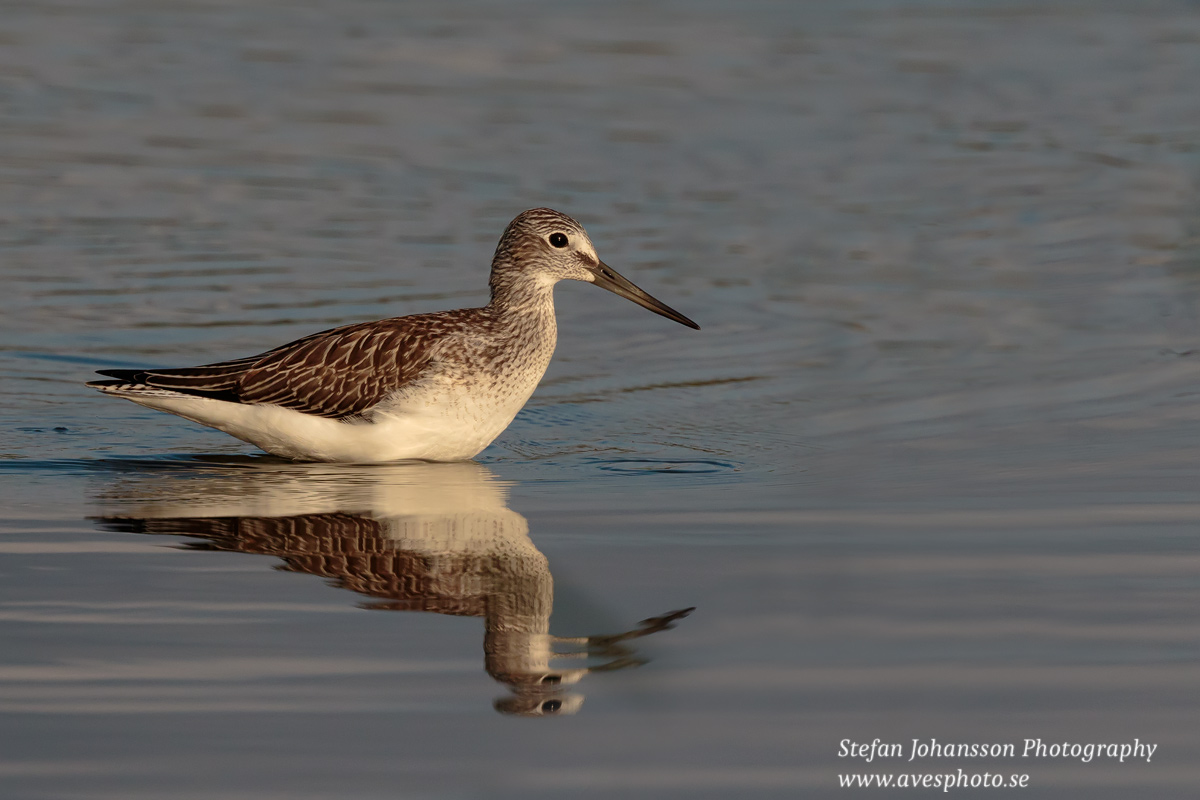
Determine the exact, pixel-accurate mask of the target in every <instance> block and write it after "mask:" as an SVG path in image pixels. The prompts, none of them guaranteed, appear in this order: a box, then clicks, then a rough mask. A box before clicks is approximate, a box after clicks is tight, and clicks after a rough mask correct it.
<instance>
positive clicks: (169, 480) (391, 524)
mask: <svg viewBox="0 0 1200 800" xmlns="http://www.w3.org/2000/svg"><path fill="white" fill-rule="evenodd" d="M126 476H127V479H126V480H123V481H120V482H117V483H116V484H110V485H108V486H107V487H106V488H105V490H104V491H103V492H102V493H101V494H100V495H99V496H98V497H97V500H98V501H99V502H100V504H101V505H102V506H105V507H106V511H107V513H105V515H104V516H101V517H99V518H98V521H99V522H100V524H101V525H102V526H103V527H105V528H107V529H109V530H118V531H126V532H136V533H149V534H172V535H184V536H190V537H196V538H198V539H200V540H202V541H199V542H194V543H190V544H189V546H190V547H194V548H197V549H204V550H226V551H233V552H240V553H258V554H263V555H272V556H276V557H278V558H280V559H282V560H283V562H284V565H285V566H284V567H283V569H286V570H288V571H292V572H302V573H307V574H310V575H320V576H322V577H324V578H327V579H329V581H330V582H331V583H332V584H333V585H335V586H338V587H341V588H344V589H350V590H352V591H355V592H358V593H360V594H363V595H366V596H367V597H370V598H373V599H372V600H371V601H369V602H365V603H363V607H365V608H371V609H386V610H391V611H429V612H433V613H438V614H453V615H458V616H471V617H482V618H483V620H484V631H485V632H484V644H483V647H484V665H485V668H486V670H487V672H488V674H489V675H491V676H492V677H493V678H495V679H496V680H497V681H500V682H502V683H504V684H506V685H507V686H508V688H509V689H510V690H511V694H510V695H507V696H505V697H502V698H500V699H497V700H496V702H495V707H496V709H497V710H499V711H501V712H503V713H506V714H519V715H523V716H544V715H551V714H567V713H573V712H575V711H576V710H578V708H579V706H580V705H581V704H582V702H583V696H582V695H581V694H579V693H577V692H569V691H567V687H568V686H571V685H573V684H576V683H578V682H579V681H580V680H581V679H582V678H583V677H584V676H585V675H587V674H588V673H590V672H597V671H604V670H616V669H622V668H625V667H633V666H638V665H640V664H643V663H645V659H644V658H642V657H640V656H639V655H638V654H637V652H636V650H635V648H634V647H633V645H632V641H633V640H634V639H637V638H640V637H642V636H647V635H649V634H652V633H656V632H658V631H661V630H666V629H667V628H670V627H671V626H672V624H673V623H674V622H675V621H676V620H678V619H680V618H682V617H684V616H686V615H687V614H688V613H690V611H691V609H683V610H680V611H675V612H672V613H669V614H664V615H662V616H658V617H652V618H650V619H647V620H643V621H642V622H641V623H640V624H639V625H638V626H637V627H635V628H633V629H632V630H629V631H625V632H623V633H619V634H614V635H608V636H586V637H560V636H554V635H552V634H551V633H550V612H551V610H552V607H553V603H554V581H553V578H552V577H551V574H550V567H549V564H548V563H547V561H546V557H545V556H544V555H542V553H541V552H540V551H539V550H538V549H537V548H536V547H535V546H534V544H533V542H532V541H531V540H530V538H529V525H528V522H527V521H526V519H525V518H524V517H523V516H521V515H520V514H518V513H517V512H515V511H513V510H511V509H510V508H508V506H507V504H506V499H507V486H506V484H504V483H502V482H500V481H498V480H496V478H495V476H494V475H493V474H492V473H491V472H490V471H489V470H487V469H486V468H484V467H482V466H481V465H479V464H475V463H460V464H416V463H411V464H392V465H381V466H370V467H350V466H345V465H327V466H323V465H311V464H306V465H295V464H286V463H279V462H273V461H270V460H267V459H254V460H252V461H247V462H242V463H237V462H235V463H226V464H220V465H216V464H214V465H210V466H207V467H205V466H204V465H197V467H196V468H195V469H187V470H167V471H166V472H164V471H162V470H149V471H147V470H144V469H133V470H130V471H128V472H127V473H126ZM118 509H119V510H118ZM556 662H558V663H556ZM563 662H566V663H569V664H572V666H567V667H565V668H560V666H561V664H562V663H563Z"/></svg>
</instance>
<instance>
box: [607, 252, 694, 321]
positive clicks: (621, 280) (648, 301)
mask: <svg viewBox="0 0 1200 800" xmlns="http://www.w3.org/2000/svg"><path fill="white" fill-rule="evenodd" d="M591 272H592V275H593V276H594V277H593V279H592V282H593V283H594V284H596V285H597V286H599V287H600V288H601V289H608V290H609V291H610V292H612V293H613V294H615V295H619V296H620V297H624V298H625V299H626V300H632V301H633V302H635V303H637V304H638V305H639V306H641V307H642V308H648V309H650V310H651V311H653V312H654V313H655V314H660V315H662V316H664V317H666V318H667V319H670V320H674V321H675V322H678V323H679V324H680V325H687V326H688V327H689V328H694V329H696V330H700V326H699V325H697V324H696V323H694V322H692V321H691V320H690V319H688V318H687V317H685V316H684V315H683V314H680V313H679V312H678V311H676V310H675V309H673V308H671V307H670V306H669V305H667V304H666V303H664V302H662V301H661V300H659V299H658V298H656V297H652V296H651V295H650V293H649V292H646V291H643V290H642V289H641V288H639V287H638V286H636V285H634V283H633V281H631V280H629V279H628V278H626V277H625V276H624V275H622V274H621V273H619V272H617V271H616V270H615V269H613V268H612V267H610V266H609V265H608V264H605V263H604V262H603V261H601V262H599V263H597V264H596V266H594V267H592V269H591Z"/></svg>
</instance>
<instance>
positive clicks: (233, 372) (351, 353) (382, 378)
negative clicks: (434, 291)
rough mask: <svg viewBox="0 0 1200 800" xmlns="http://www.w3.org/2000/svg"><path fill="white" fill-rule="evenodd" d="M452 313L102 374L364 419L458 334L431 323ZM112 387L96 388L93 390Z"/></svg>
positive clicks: (447, 325)
mask: <svg viewBox="0 0 1200 800" xmlns="http://www.w3.org/2000/svg"><path fill="white" fill-rule="evenodd" d="M455 313H456V312H443V313H442V314H425V315H419V316H414V317H399V318H397V319H391V320H382V321H380V322H367V323H362V324H358V325H347V326H344V327H341V328H334V329H332V330H328V331H322V332H320V333H314V334H312V335H311V336H306V337H304V338H303V339H297V340H296V341H294V342H291V343H290V344H285V345H283V346H282V347H277V348H275V349H274V350H269V351H267V352H266V353H262V354H260V355H257V356H249V357H247V358H239V359H236V360H233V361H222V362H219V363H216V364H205V365H202V366H199V367H182V368H177V369H149V370H127V369H112V370H101V371H100V374H101V375H107V376H109V377H111V378H116V379H117V382H120V383H129V384H135V385H138V386H147V387H153V388H157V389H169V390H172V391H176V392H181V393H184V394H192V395H197V396H200V397H210V398H213V399H215V400H225V401H228V402H234V403H258V404H271V405H278V406H283V407H285V408H291V409H295V410H296V411H301V412H303V413H305V414H312V415H313V416H318V417H329V418H331V419H345V418H347V417H353V416H355V415H358V414H362V413H363V412H365V411H367V410H368V409H370V408H371V407H373V406H374V405H376V404H377V403H379V402H380V401H381V400H382V399H384V398H385V397H386V396H387V395H389V394H390V393H392V392H394V391H396V390H397V389H399V388H401V387H403V386H404V385H405V384H407V383H410V382H411V381H413V380H415V379H416V378H418V377H420V375H421V374H422V372H424V371H425V370H426V369H427V368H428V367H429V364H430V362H431V360H432V354H431V349H432V345H433V344H434V343H435V342H436V341H437V339H439V338H441V336H442V335H443V334H445V333H446V332H448V331H449V330H450V329H452V328H456V327H458V324H456V323H458V321H457V320H451V319H446V320H441V319H429V318H438V317H442V316H444V315H452V314H455ZM438 322H441V323H444V324H440V325H439V324H437V323H438ZM431 323H432V324H431ZM113 384H114V382H113V381H97V382H95V383H94V384H93V385H96V386H105V385H108V386H111V385H113Z"/></svg>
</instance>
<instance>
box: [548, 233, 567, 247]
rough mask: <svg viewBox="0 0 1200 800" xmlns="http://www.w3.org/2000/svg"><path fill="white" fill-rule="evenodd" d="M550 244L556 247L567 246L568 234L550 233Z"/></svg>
mask: <svg viewBox="0 0 1200 800" xmlns="http://www.w3.org/2000/svg"><path fill="white" fill-rule="evenodd" d="M550 244H552V245H554V246H555V247H566V246H567V235H566V234H565V233H552V234H550Z"/></svg>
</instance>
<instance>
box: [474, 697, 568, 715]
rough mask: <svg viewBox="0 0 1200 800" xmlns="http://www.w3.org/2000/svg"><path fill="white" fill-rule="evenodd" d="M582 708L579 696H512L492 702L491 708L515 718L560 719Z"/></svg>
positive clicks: (498, 698)
mask: <svg viewBox="0 0 1200 800" xmlns="http://www.w3.org/2000/svg"><path fill="white" fill-rule="evenodd" d="M582 706H583V695H581V694H551V695H546V694H540V693H534V694H512V695H508V696H506V697H497V698H496V699H495V700H494V701H492V707H493V708H495V709H496V710H497V711H499V712H500V713H501V714H509V715H511V716H515V717H561V716H566V715H568V714H574V713H575V712H576V711H578V710H579V709H580V707H582Z"/></svg>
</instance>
